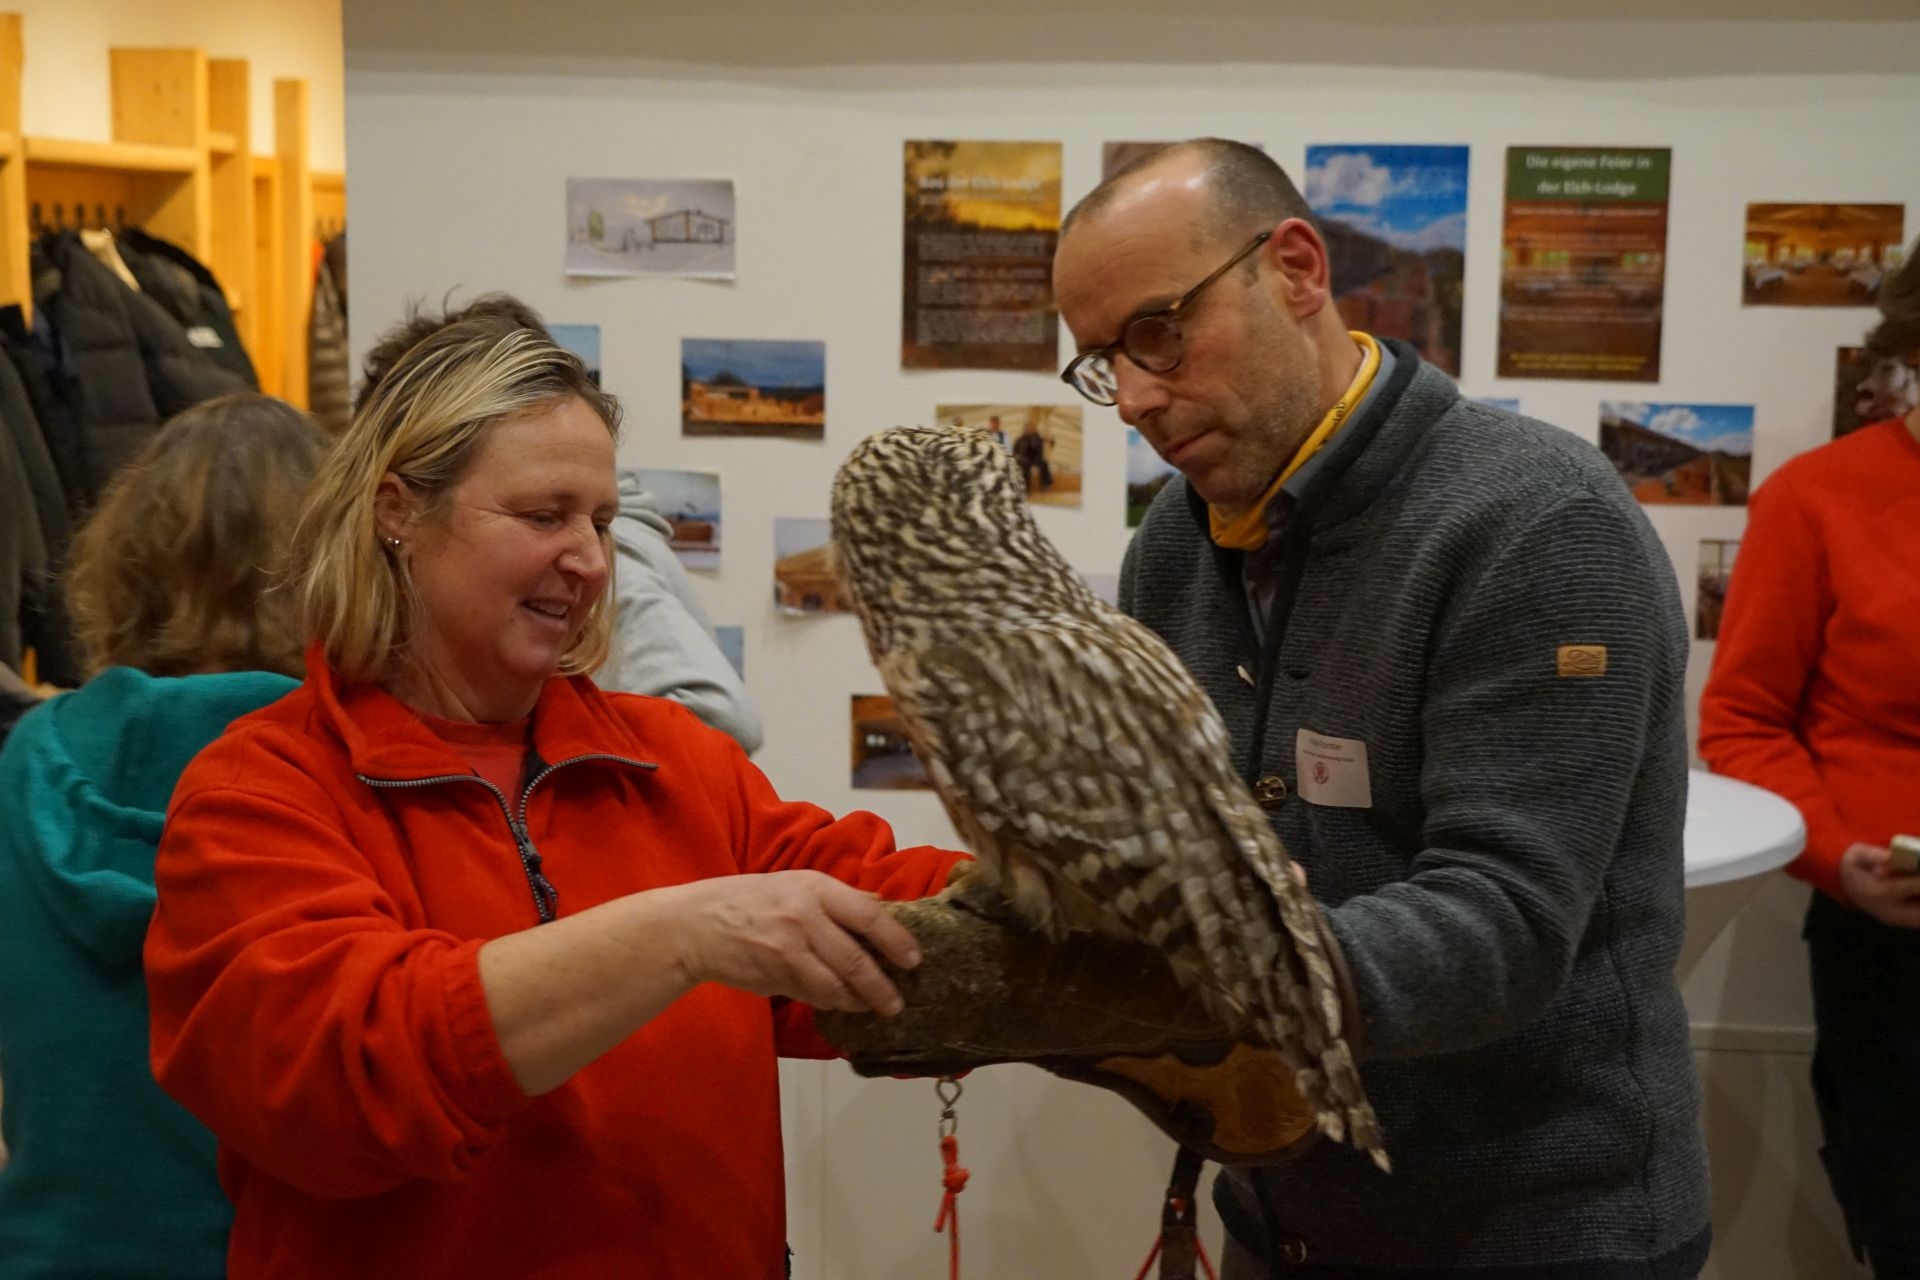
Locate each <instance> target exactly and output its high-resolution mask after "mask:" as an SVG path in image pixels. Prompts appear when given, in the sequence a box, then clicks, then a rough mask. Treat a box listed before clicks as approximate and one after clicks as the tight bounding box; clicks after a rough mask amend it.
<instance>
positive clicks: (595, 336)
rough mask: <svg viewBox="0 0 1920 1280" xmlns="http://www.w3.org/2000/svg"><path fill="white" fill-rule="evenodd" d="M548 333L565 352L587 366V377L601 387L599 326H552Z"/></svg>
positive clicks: (549, 327) (549, 326) (548, 327)
mask: <svg viewBox="0 0 1920 1280" xmlns="http://www.w3.org/2000/svg"><path fill="white" fill-rule="evenodd" d="M547 332H549V333H551V334H552V335H553V340H554V342H555V343H557V344H559V346H560V349H561V350H563V351H571V352H572V353H573V354H574V355H576V356H579V357H580V363H581V364H584V365H585V366H587V376H588V377H589V378H592V379H593V385H594V386H596V387H597V386H600V385H601V383H600V326H599V325H597V324H550V325H548V326H547Z"/></svg>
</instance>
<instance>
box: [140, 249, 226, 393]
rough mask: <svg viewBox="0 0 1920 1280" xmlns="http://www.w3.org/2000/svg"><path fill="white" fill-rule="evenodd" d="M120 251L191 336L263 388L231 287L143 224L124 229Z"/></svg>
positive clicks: (218, 361) (150, 294)
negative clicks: (236, 313) (230, 297)
mask: <svg viewBox="0 0 1920 1280" xmlns="http://www.w3.org/2000/svg"><path fill="white" fill-rule="evenodd" d="M120 256H121V258H122V259H124V260H125V262H126V264H127V270H129V271H131V272H133V278H134V279H135V280H138V281H139V282H140V288H141V289H142V290H144V291H145V293H146V295H147V296H148V297H149V298H152V299H153V300H154V301H155V302H158V303H159V304H160V305H161V306H163V307H165V308H166V309H167V313H168V314H169V315H171V316H172V317H173V318H174V319H175V320H178V321H179V322H180V327H181V328H182V329H184V330H186V333H187V340H188V341H189V342H191V343H193V345H194V346H196V347H198V348H199V349H200V350H202V351H204V352H206V353H207V355H208V356H209V357H211V358H212V359H213V361H214V363H216V364H218V365H220V367H222V368H223V369H225V370H227V371H228V372H229V373H233V374H236V375H238V376H239V377H242V378H245V379H246V380H247V385H248V386H249V387H251V388H253V389H254V390H256V391H257V390H259V388H260V377H259V375H258V374H256V373H255V372H254V370H253V361H252V360H251V359H249V358H248V356H247V349H246V348H245V347H243V346H242V345H241V344H240V330H239V328H238V326H236V325H235V324H234V320H233V308H232V307H230V306H228V305H227V291H226V290H225V289H222V288H221V287H220V282H219V281H218V280H216V279H215V278H214V275H213V272H212V271H210V270H208V269H207V267H206V266H205V265H204V264H203V263H201V261H200V260H199V259H198V258H196V257H194V256H193V255H192V254H190V253H188V252H187V251H186V250H185V249H182V248H181V247H180V246H179V245H177V244H173V243H171V242H169V241H166V240H162V239H161V238H160V237H158V236H151V235H148V234H147V233H146V232H144V231H139V230H134V231H124V232H122V233H121V234H120Z"/></svg>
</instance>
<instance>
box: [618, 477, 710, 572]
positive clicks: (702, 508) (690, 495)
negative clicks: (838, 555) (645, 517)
mask: <svg viewBox="0 0 1920 1280" xmlns="http://www.w3.org/2000/svg"><path fill="white" fill-rule="evenodd" d="M634 474H635V475H636V476H637V477H638V478H639V480H640V487H641V488H642V489H644V490H646V492H647V496H648V497H649V498H651V499H652V500H653V509H654V510H655V511H657V512H658V513H659V514H660V516H661V518H662V519H664V520H665V521H666V522H667V524H668V526H669V528H670V529H671V532H670V533H669V534H668V535H667V545H668V546H670V547H672V548H673V554H674V555H676V556H678V557H680V563H681V564H682V565H684V566H686V567H687V568H689V569H718V568H719V567H720V477H719V476H717V475H715V474H714V473H713V472H711V471H654V470H650V469H647V468H641V469H639V470H637V471H636V472H635V473H634Z"/></svg>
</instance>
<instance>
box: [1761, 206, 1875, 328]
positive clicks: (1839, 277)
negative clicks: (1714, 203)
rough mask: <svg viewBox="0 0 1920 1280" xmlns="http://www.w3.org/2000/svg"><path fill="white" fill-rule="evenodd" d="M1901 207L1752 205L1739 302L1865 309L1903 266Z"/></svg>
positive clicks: (1777, 305) (1780, 305)
mask: <svg viewBox="0 0 1920 1280" xmlns="http://www.w3.org/2000/svg"><path fill="white" fill-rule="evenodd" d="M1906 224H1907V207H1906V206H1905V205H1902V204H1750V205H1748V206H1747V240H1746V253H1745V260H1746V261H1745V269H1744V270H1743V271H1742V273H1741V276H1740V301H1741V302H1742V303H1744V304H1745V305H1746V306H1749V307H1870V306H1872V305H1873V300H1874V299H1875V298H1877V297H1878V296H1879V295H1880V283H1881V281H1883V280H1885V279H1886V278H1887V277H1888V276H1889V275H1891V274H1893V271H1894V270H1895V268H1897V267H1898V266H1899V265H1900V257H1901V251H1902V248H1903V246H1905V244H1906Z"/></svg>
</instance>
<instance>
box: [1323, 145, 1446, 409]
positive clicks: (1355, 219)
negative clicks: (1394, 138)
mask: <svg viewBox="0 0 1920 1280" xmlns="http://www.w3.org/2000/svg"><path fill="white" fill-rule="evenodd" d="M1306 175H1307V177H1306V184H1305V186H1304V188H1303V192H1302V193H1303V194H1304V195H1305V196H1306V198H1307V203H1308V205H1310V206H1311V207H1312V209H1313V212H1314V214H1315V215H1316V217H1317V218H1318V220H1319V223H1320V230H1321V233H1322V234H1323V235H1324V236H1325V237H1326V241H1327V253H1328V257H1330V258H1331V259H1332V265H1333V292H1334V298H1335V300H1336V301H1337V303H1338V304H1339V307H1340V316H1341V318H1342V319H1343V320H1345V321H1346V323H1347V327H1348V328H1349V329H1362V330H1365V331H1366V332H1368V333H1371V334H1373V335H1374V336H1375V337H1379V338H1399V339H1401V340H1402V341H1404V342H1408V343H1411V344H1412V345H1413V348H1414V350H1416V351H1418V352H1419V353H1420V356H1421V358H1422V359H1424V360H1426V361H1427V362H1428V363H1429V364H1433V365H1436V366H1438V367H1439V368H1440V369H1442V370H1444V371H1445V372H1447V373H1449V374H1453V375H1454V376H1456V377H1457V376H1459V373H1460V305H1461V301H1462V299H1463V297H1464V296H1465V290H1464V280H1465V276H1466V263H1467V148H1465V147H1435V146H1320V147H1308V148H1307V169H1306Z"/></svg>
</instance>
